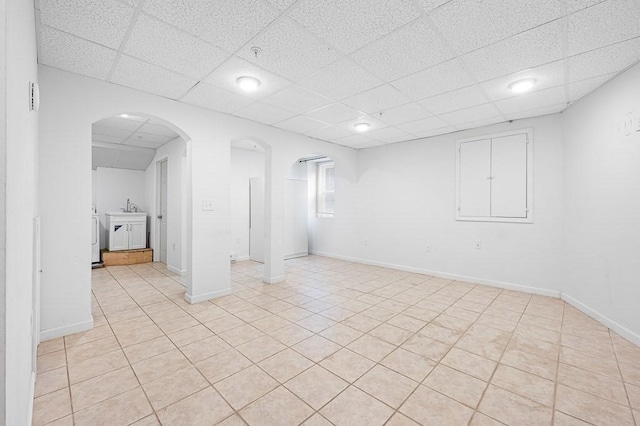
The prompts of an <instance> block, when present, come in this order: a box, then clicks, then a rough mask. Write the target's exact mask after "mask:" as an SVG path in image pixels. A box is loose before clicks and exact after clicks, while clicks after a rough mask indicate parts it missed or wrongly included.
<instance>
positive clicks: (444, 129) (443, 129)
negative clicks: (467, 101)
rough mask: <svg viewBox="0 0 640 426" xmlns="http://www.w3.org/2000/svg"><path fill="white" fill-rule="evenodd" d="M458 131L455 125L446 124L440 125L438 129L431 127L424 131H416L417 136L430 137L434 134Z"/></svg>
mask: <svg viewBox="0 0 640 426" xmlns="http://www.w3.org/2000/svg"><path fill="white" fill-rule="evenodd" d="M456 131H457V129H456V128H455V127H453V126H445V127H438V128H437V129H430V130H425V131H422V132H416V133H415V135H416V137H417V138H430V137H432V136H440V135H446V134H447V133H453V132H456Z"/></svg>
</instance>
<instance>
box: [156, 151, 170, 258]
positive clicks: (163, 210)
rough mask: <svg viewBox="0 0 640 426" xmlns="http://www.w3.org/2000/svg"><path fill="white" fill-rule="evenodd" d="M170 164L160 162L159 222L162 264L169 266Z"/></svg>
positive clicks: (164, 161) (165, 161)
mask: <svg viewBox="0 0 640 426" xmlns="http://www.w3.org/2000/svg"><path fill="white" fill-rule="evenodd" d="M168 167H169V166H168V163H167V160H166V159H164V160H162V161H160V162H158V188H159V191H158V192H159V193H158V213H159V214H158V220H159V221H160V235H159V238H158V240H159V241H160V262H162V263H164V264H165V265H166V264H167V220H168V217H167V180H168V176H169V173H168Z"/></svg>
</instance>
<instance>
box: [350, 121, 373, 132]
mask: <svg viewBox="0 0 640 426" xmlns="http://www.w3.org/2000/svg"><path fill="white" fill-rule="evenodd" d="M369 127H371V124H369V123H356V124H354V125H353V128H354V129H356V130H357V131H358V132H366V131H367V130H369Z"/></svg>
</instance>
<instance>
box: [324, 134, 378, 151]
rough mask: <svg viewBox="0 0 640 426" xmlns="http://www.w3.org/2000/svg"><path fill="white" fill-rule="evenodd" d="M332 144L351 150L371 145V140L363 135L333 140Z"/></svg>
mask: <svg viewBox="0 0 640 426" xmlns="http://www.w3.org/2000/svg"><path fill="white" fill-rule="evenodd" d="M333 142H335V143H337V144H339V145H343V146H348V147H351V148H360V147H362V146H365V145H368V144H370V143H372V142H373V139H370V138H368V137H366V136H363V135H351V136H347V137H345V138H340V139H335V140H334V141H333Z"/></svg>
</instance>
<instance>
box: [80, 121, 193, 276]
mask: <svg viewBox="0 0 640 426" xmlns="http://www.w3.org/2000/svg"><path fill="white" fill-rule="evenodd" d="M188 140H189V138H188V136H187V135H186V134H185V133H184V132H183V131H182V130H180V129H179V128H177V127H176V126H175V125H173V124H172V123H169V122H167V121H166V120H163V119H161V118H159V117H155V116H151V115H148V114H144V113H130V112H127V113H121V114H114V115H112V116H109V117H105V118H103V119H101V120H98V121H96V122H94V123H93V125H92V129H91V143H92V164H91V169H92V226H93V229H92V248H91V250H92V266H100V265H102V264H106V265H109V264H113V263H111V262H112V260H111V259H106V258H105V254H107V258H108V257H109V254H110V253H118V254H121V255H122V256H119V258H120V259H127V260H124V261H123V260H120V262H122V263H126V262H139V261H153V262H154V264H153V265H154V267H155V268H156V269H158V270H160V271H162V272H166V274H167V275H173V274H176V275H180V276H182V275H185V274H186V268H187V250H186V237H187V235H186V232H187V227H186V219H187V217H186V215H187V210H186V206H187V203H186V196H187V194H186V190H185V185H186V173H187V161H186V142H187V141H188ZM134 250H138V251H139V252H143V253H144V255H140V254H137V255H136V256H124V255H123V254H124V253H130V252H132V251H134ZM112 258H114V257H112ZM131 264H133V263H131ZM179 281H181V280H179Z"/></svg>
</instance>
